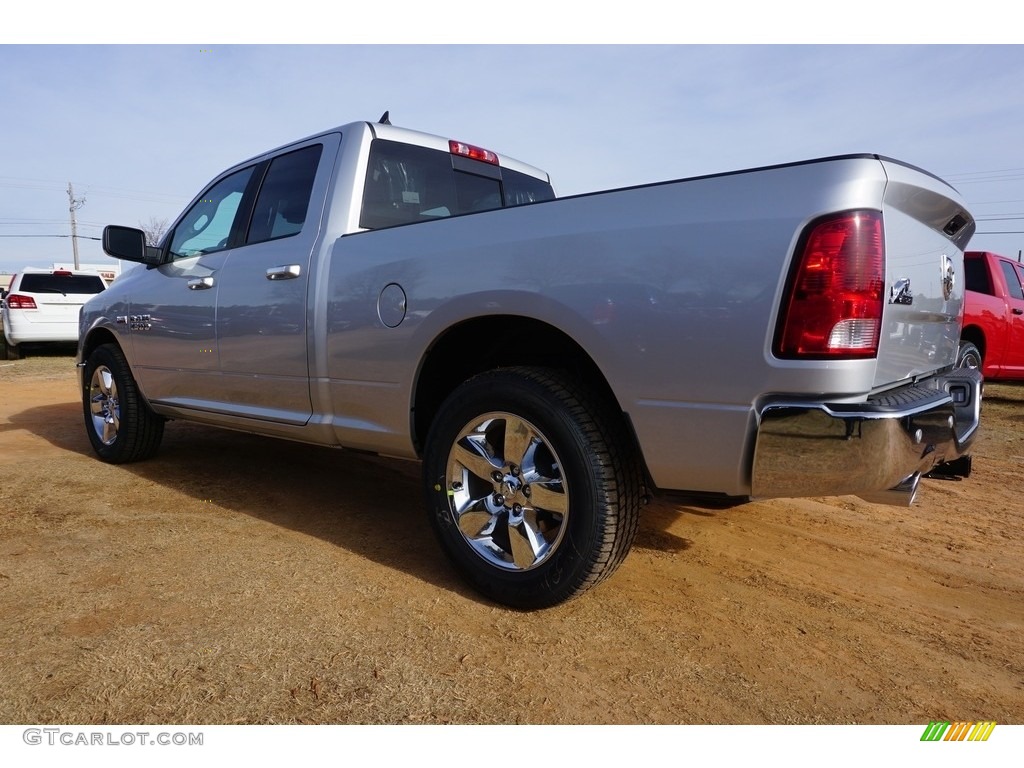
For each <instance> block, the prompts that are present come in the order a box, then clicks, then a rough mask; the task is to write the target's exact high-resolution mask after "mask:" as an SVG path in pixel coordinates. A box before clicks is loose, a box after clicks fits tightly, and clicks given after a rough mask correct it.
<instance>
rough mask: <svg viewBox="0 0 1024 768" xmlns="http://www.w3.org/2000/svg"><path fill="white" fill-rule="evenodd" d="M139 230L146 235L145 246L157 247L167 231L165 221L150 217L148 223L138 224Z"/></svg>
mask: <svg viewBox="0 0 1024 768" xmlns="http://www.w3.org/2000/svg"><path fill="white" fill-rule="evenodd" d="M139 229H141V230H142V231H143V232H145V233H146V245H157V244H159V243H160V238H162V237H163V236H164V232H166V231H167V219H158V218H157V217H156V216H150V217H149V221H147V222H145V223H143V222H141V221H140V222H139Z"/></svg>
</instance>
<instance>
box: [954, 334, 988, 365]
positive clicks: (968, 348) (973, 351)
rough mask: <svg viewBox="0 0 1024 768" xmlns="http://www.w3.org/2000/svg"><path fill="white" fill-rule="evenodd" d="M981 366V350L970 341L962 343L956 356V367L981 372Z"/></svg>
mask: <svg viewBox="0 0 1024 768" xmlns="http://www.w3.org/2000/svg"><path fill="white" fill-rule="evenodd" d="M981 364H982V360H981V350H979V349H978V348H977V347H976V346H975V345H974V344H972V343H971V342H969V341H961V342H960V349H959V350H958V351H957V355H956V367H957V368H976V369H978V370H981Z"/></svg>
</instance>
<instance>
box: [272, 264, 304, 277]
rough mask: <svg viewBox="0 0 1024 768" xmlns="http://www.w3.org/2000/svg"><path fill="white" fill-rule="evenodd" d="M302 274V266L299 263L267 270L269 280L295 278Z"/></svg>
mask: <svg viewBox="0 0 1024 768" xmlns="http://www.w3.org/2000/svg"><path fill="white" fill-rule="evenodd" d="M301 274H302V267H301V266H300V265H298V264H287V265H284V266H280V267H271V268H270V269H268V270H267V280H294V279H295V278H296V277H298V276H299V275H301Z"/></svg>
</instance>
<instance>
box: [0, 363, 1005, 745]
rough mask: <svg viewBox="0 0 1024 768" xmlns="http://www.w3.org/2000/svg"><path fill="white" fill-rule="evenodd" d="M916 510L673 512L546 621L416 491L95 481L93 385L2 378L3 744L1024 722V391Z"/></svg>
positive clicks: (209, 480) (352, 467)
mask: <svg viewBox="0 0 1024 768" xmlns="http://www.w3.org/2000/svg"><path fill="white" fill-rule="evenodd" d="M986 395H987V399H986V401H985V405H984V412H983V425H982V430H983V433H982V436H981V438H980V441H979V443H978V444H977V449H976V451H975V472H974V474H973V475H972V476H971V478H969V479H968V480H965V481H962V482H956V481H940V480H931V481H926V482H925V483H924V484H923V486H922V490H921V493H920V494H919V500H918V502H917V503H916V504H915V505H914V506H913V507H911V508H907V509H903V508H896V507H884V506H879V505H874V504H870V503H867V502H864V501H861V500H859V499H857V498H853V497H843V498H837V499H809V500H800V501H769V502H756V503H749V504H744V505H741V506H737V507H733V508H729V509H709V508H704V507H701V506H689V505H676V504H670V503H666V502H656V503H654V504H652V505H651V506H649V507H648V508H647V509H646V511H645V515H644V517H643V520H642V522H641V531H640V535H639V538H638V541H637V544H636V546H635V548H634V549H633V551H632V553H631V554H630V556H629V557H628V558H627V560H626V562H625V564H624V565H623V566H622V568H621V569H620V570H619V571H618V573H616V574H615V575H614V576H613V577H612V578H611V579H610V580H609V581H607V582H605V583H604V584H602V585H601V586H600V587H598V588H597V589H595V590H593V591H591V592H590V593H588V594H587V595H585V596H584V597H582V598H581V599H578V600H575V601H573V602H570V603H568V604H565V605H563V606H560V607H557V608H554V609H550V610H547V611H542V612H538V613H520V612H515V611H511V610H507V609H505V608H502V607H498V606H495V605H493V604H490V603H488V602H486V601H484V600H482V599H480V598H479V597H477V595H476V594H475V593H473V592H472V591H470V590H468V589H467V588H465V587H464V586H463V585H462V583H461V582H460V581H459V580H458V579H457V578H456V577H455V576H454V575H453V573H452V571H451V570H450V569H449V567H448V564H447V562H446V561H445V560H444V558H443V556H442V555H441V552H440V550H439V548H438V547H437V545H436V544H435V542H434V540H433V538H432V535H431V533H430V530H429V529H428V524H427V521H426V518H425V515H424V513H423V511H422V507H421V501H420V489H419V481H418V466H416V465H414V464H410V463H404V462H396V461H390V460H384V459H376V458H368V457H364V456H359V455H353V454H349V453H346V452H342V451H331V450H327V449H321V448H314V447H309V446H303V445H297V444H290V443H284V442H276V441H271V440H266V439H262V438H257V437H253V436H249V435H244V434H236V433H231V432H221V431H215V430H212V429H207V428H204V427H197V426H191V425H185V424H181V423H178V422H174V423H171V424H169V425H168V429H167V433H166V436H165V439H164V444H163V449H162V451H161V453H160V455H159V456H158V457H157V458H156V459H154V460H151V461H148V462H143V463H140V464H136V465H131V466H121V467H116V466H109V465H106V464H103V463H101V462H100V461H98V460H97V459H95V458H94V457H93V456H92V454H91V451H90V448H89V444H88V441H87V439H86V436H85V432H84V426H83V420H82V416H81V407H80V404H79V401H78V395H77V388H76V380H75V373H74V367H73V360H72V359H71V358H70V357H66V356H34V357H29V358H27V359H24V360H19V361H14V362H0V616H2V617H3V621H2V622H0V669H2V674H0V722H2V723H8V724H11V723H47V724H51V723H82V724H99V723H108V724H116V723H127V724H131V723H147V724H148V723H167V724H179V723H180V724H185V723H195V724H219V723H495V724H506V723H535V724H545V723H595V724H607V723H623V724H644V723H652V724H653V723H779V724H781V723H842V724H846V723H894V724H895V723H901V724H908V725H909V724H927V723H928V721H930V720H939V719H944V720H995V721H997V722H999V723H1000V724H1003V723H1018V724H1019V723H1022V722H1024V652H1022V648H1021V638H1022V637H1024V514H1022V513H1024V501H1022V498H1024V475H1022V471H1021V469H1022V464H1024V388H1019V387H1012V386H1005V385H1003V386H1000V385H989V386H988V388H987V391H986Z"/></svg>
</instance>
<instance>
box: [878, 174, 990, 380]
mask: <svg viewBox="0 0 1024 768" xmlns="http://www.w3.org/2000/svg"><path fill="white" fill-rule="evenodd" d="M883 167H884V168H885V172H886V176H887V178H888V182H887V184H886V188H885V195H884V199H883V205H882V215H883V221H884V227H885V270H886V283H885V302H886V303H885V309H884V311H883V316H882V332H881V337H880V339H879V345H878V366H877V368H876V372H875V380H874V386H875V388H876V389H883V388H886V387H888V386H891V385H892V384H895V383H897V382H902V381H906V380H908V379H912V378H915V377H919V376H923V375H928V374H931V373H934V372H935V371H937V370H939V369H942V368H946V367H949V366H951V365H953V364H954V363H955V362H956V355H957V345H958V343H959V341H960V323H961V318H962V313H963V305H964V283H965V280H964V254H963V252H964V249H965V248H966V246H967V242H968V241H969V240H970V238H971V235H973V234H974V229H975V223H974V219H973V217H972V216H971V214H970V213H968V212H967V210H966V208H965V206H964V202H963V199H962V198H961V197H960V195H959V193H958V192H957V191H956V190H954V189H953V188H952V187H950V186H949V185H947V184H946V183H945V182H943V181H941V180H940V179H937V178H935V177H934V176H931V175H929V174H927V173H925V172H923V171H921V170H919V169H917V168H913V167H911V166H907V165H903V164H901V163H897V162H895V161H891V160H884V161H883Z"/></svg>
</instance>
